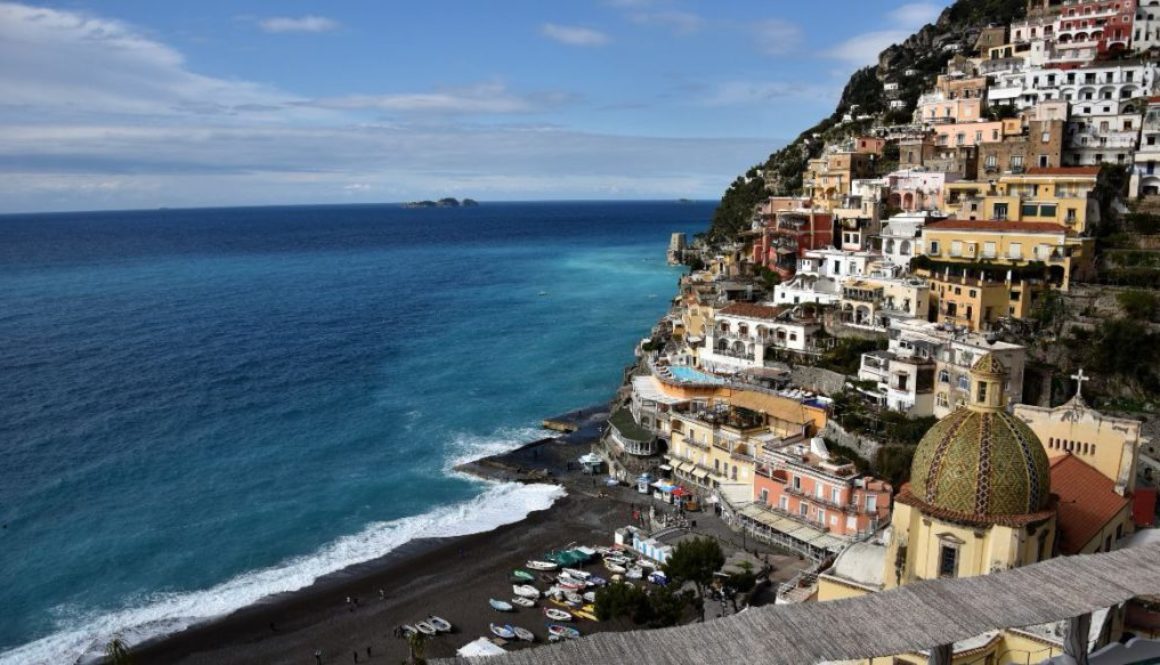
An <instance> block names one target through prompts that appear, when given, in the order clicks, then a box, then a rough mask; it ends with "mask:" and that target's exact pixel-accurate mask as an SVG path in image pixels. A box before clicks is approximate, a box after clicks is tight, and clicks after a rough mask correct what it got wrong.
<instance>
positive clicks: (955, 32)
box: [708, 0, 1026, 242]
mask: <svg viewBox="0 0 1160 665" xmlns="http://www.w3.org/2000/svg"><path fill="white" fill-rule="evenodd" d="M1025 12H1026V7H1025V0H958V2H956V3H955V4H954V5H952V6H950V7H948V8H947V9H945V10H943V12H942V14H941V15H939V18H938V20H937V21H935V22H934V23H932V24H928V25H926V26H924V27H923V28H922V29H921V30H919V31H918V32H917V33H915V34H914V35H911V36H910V37H909V38H908V39H907V40H906V41H905V42H903V43H902V44H895V45H893V46H890V47H889V48H887V49H886V50H884V51H883V52H882V53H881V54H880V55H879V56H878V65H877V66H869V67H865V68H863V69H859V70H858V71H856V72H854V74H853V75H852V76H851V77H850V80H849V82H847V83H846V87H845V89H844V90H843V91H842V96H841V98H840V99H839V101H838V106H837V108H835V109H834V112H833V113H832V114H830V116H829V117H827V118H824V119H823V120H821V121H820V122H818V124H816V125H814V126H813V127H810V128H809V129H807V130H805V131H803V132H802V133H801V134H799V135H798V137H797V138H796V139H794V140H793V142H791V143H790V144H789V145H787V146H785V147H784V148H782V149H781V150H778V151H777V152H775V153H773V154H772V155H770V156H769V157H768V158H767V159H766V160H765V161H764V162H762V163H760V164H757V165H755V166H753V167H752V168H750V169H749V171H747V172H746V173H745V174H744V175H742V176H738V178H737V179H736V180H734V181H733V183H732V184H730V186H729V189H728V190H726V192H725V194H724V195H723V196H722V197H721V203H720V204H719V205H718V207H717V210H716V212H715V213H714V215H713V223H712V225H711V226H710V228H709V232H708V236H709V238H710V240H712V241H715V242H720V241H724V240H728V239H730V238H732V237H735V236H736V234H737V233H738V232H739V231H742V230H744V229H746V228H748V227H749V223H750V218H751V216H752V212H753V208H754V206H756V205H757V204H758V203H760V202H761V200H762V199H764V198H765V197H766V196H769V195H770V194H774V195H790V194H798V193H800V192H801V190H802V173H803V172H804V171H805V168H806V163H807V162H808V161H809V160H810V159H812V158H814V157H817V156H818V155H819V154H820V153H821V151H822V148H823V147H824V146H825V144H826V143H827V142H830V141H836V140H839V139H841V138H844V137H846V136H851V135H854V134H857V133H860V132H864V131H866V130H868V129H869V128H870V127H871V126H873V125H875V124H885V125H890V124H903V123H908V122H910V119H911V114H912V113H913V112H914V108H915V106H916V104H917V101H918V98H919V96H920V95H921V94H922V92H923V91H924V90H927V89H929V88H930V87H931V86H932V85H934V82H935V79H936V78H937V76H938V74H939V73H941V72H942V71H943V68H944V67H945V66H946V64H947V62H948V61H949V60H950V59H951V58H952V57H953V56H954V54H955V51H953V50H951V49H950V48H946V47H947V45H950V44H957V45H958V47H959V49H960V51H959V52H962V53H967V52H970V50H971V49H972V48H973V47H974V44H975V40H976V39H977V38H978V35H979V32H980V31H981V29H982V28H984V27H986V26H987V25H988V24H990V23H1009V22H1011V21H1013V20H1016V19H1018V18H1021V17H1022V16H1023V15H1024V14H1025ZM887 80H890V81H897V82H898V83H899V84H900V89H899V91H898V93H897V99H901V100H903V101H904V102H905V103H906V107H905V109H901V110H894V111H891V112H889V113H888V112H887V110H886V109H887V103H888V99H887V97H886V94H885V91H884V90H883V82H884V81H887ZM847 114H850V115H851V116H853V117H855V118H864V119H862V120H856V119H855V120H852V121H851V120H847V121H845V122H843V118H845V117H846V116H847ZM865 116H871V117H870V118H865Z"/></svg>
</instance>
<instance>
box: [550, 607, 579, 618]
mask: <svg viewBox="0 0 1160 665" xmlns="http://www.w3.org/2000/svg"><path fill="white" fill-rule="evenodd" d="M544 616H546V617H548V618H549V619H551V620H552V621H571V620H572V613H571V612H567V611H565V610H559V609H556V608H555V607H545V608H544Z"/></svg>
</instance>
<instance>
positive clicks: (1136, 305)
mask: <svg viewBox="0 0 1160 665" xmlns="http://www.w3.org/2000/svg"><path fill="white" fill-rule="evenodd" d="M1116 300H1117V301H1118V302H1119V303H1120V307H1121V308H1122V309H1123V310H1124V314H1127V315H1128V318H1130V319H1136V320H1140V321H1151V320H1152V319H1153V318H1155V316H1156V314H1157V312H1158V310H1160V300H1158V299H1157V298H1156V294H1154V293H1152V292H1150V291H1124V292H1123V293H1120V294H1118V295H1116Z"/></svg>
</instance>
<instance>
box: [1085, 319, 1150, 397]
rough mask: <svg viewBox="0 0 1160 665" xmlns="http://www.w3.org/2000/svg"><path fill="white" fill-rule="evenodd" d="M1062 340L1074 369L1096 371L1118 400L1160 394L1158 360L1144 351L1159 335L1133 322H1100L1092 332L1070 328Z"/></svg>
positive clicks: (1145, 325) (1133, 320) (1138, 322)
mask: <svg viewBox="0 0 1160 665" xmlns="http://www.w3.org/2000/svg"><path fill="white" fill-rule="evenodd" d="M1070 333H1071V334H1070V335H1069V336H1068V337H1066V338H1065V339H1064V343H1065V344H1066V345H1067V348H1068V351H1069V353H1070V357H1071V359H1073V360H1074V362H1075V365H1076V366H1086V367H1098V368H1099V370H1100V372H1101V373H1102V374H1105V375H1107V376H1108V378H1109V379H1114V381H1109V382H1108V383H1109V386H1114V387H1115V392H1116V393H1117V395H1118V396H1120V397H1123V396H1126V395H1131V396H1147V395H1150V394H1155V393H1156V392H1157V391H1160V359H1158V358H1157V356H1156V355H1155V354H1150V353H1147V352H1146V350H1147V349H1152V348H1154V347H1155V346H1156V345H1157V344H1160V333H1156V332H1153V331H1152V330H1151V328H1150V327H1149V324H1148V323H1146V322H1144V321H1140V320H1135V319H1112V320H1110V321H1102V322H1100V324H1099V325H1098V326H1097V327H1096V328H1095V330H1088V329H1086V328H1080V327H1074V328H1072V329H1071V331H1070Z"/></svg>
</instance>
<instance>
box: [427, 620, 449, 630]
mask: <svg viewBox="0 0 1160 665" xmlns="http://www.w3.org/2000/svg"><path fill="white" fill-rule="evenodd" d="M427 623H429V624H431V625H432V626H434V627H435V630H437V631H439V632H441V633H450V632H451V622H450V621H448V620H447V619H444V618H443V617H437V616H429V617H427Z"/></svg>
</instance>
